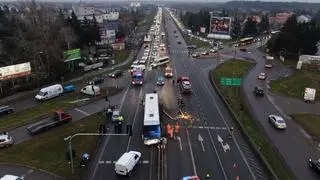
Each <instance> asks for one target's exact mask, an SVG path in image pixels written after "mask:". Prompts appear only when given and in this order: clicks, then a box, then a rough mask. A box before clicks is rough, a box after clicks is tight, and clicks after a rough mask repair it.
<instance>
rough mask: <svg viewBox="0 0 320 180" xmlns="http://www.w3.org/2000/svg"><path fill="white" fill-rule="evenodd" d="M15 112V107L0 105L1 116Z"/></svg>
mask: <svg viewBox="0 0 320 180" xmlns="http://www.w3.org/2000/svg"><path fill="white" fill-rule="evenodd" d="M11 113H13V108H12V107H10V106H2V107H0V117H1V116H5V115H8V114H11Z"/></svg>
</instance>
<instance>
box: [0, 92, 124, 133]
mask: <svg viewBox="0 0 320 180" xmlns="http://www.w3.org/2000/svg"><path fill="white" fill-rule="evenodd" d="M107 90H108V96H112V95H115V94H117V93H119V92H120V91H121V89H120V88H115V87H108V88H105V89H102V90H101V95H100V96H98V97H94V98H90V100H88V101H82V102H79V103H72V101H76V100H79V99H84V98H87V96H83V95H82V94H80V93H78V92H75V93H71V94H68V95H65V96H63V97H58V98H56V99H52V100H49V101H46V102H43V103H41V105H39V106H37V107H34V108H30V109H27V110H24V111H21V112H17V113H13V114H10V115H8V116H5V117H2V118H1V121H0V131H5V130H8V129H12V128H15V127H19V126H23V125H26V124H29V123H32V122H35V121H38V120H40V119H42V118H45V117H48V116H50V115H51V113H53V112H54V111H55V110H57V109H64V110H67V109H72V108H74V107H77V106H82V105H85V104H88V103H90V102H92V101H95V100H98V99H101V98H104V97H105V96H106V95H107Z"/></svg>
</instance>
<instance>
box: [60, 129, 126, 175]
mask: <svg viewBox="0 0 320 180" xmlns="http://www.w3.org/2000/svg"><path fill="white" fill-rule="evenodd" d="M130 128H131V129H130ZM131 134H132V126H131V125H127V134H112V133H110V134H103V133H101V134H100V133H77V134H74V135H71V136H68V137H65V138H64V140H65V141H69V156H70V161H71V172H72V174H74V165H73V156H72V139H73V138H74V137H76V136H131Z"/></svg>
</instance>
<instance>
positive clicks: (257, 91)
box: [254, 86, 264, 96]
mask: <svg viewBox="0 0 320 180" xmlns="http://www.w3.org/2000/svg"><path fill="white" fill-rule="evenodd" d="M254 92H255V94H256V95H257V96H264V90H263V88H262V87H259V86H256V87H254Z"/></svg>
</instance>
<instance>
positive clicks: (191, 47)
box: [187, 45, 198, 49]
mask: <svg viewBox="0 0 320 180" xmlns="http://www.w3.org/2000/svg"><path fill="white" fill-rule="evenodd" d="M187 48H188V49H197V48H198V47H197V45H188V46H187Z"/></svg>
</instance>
